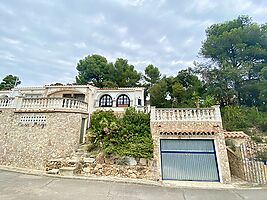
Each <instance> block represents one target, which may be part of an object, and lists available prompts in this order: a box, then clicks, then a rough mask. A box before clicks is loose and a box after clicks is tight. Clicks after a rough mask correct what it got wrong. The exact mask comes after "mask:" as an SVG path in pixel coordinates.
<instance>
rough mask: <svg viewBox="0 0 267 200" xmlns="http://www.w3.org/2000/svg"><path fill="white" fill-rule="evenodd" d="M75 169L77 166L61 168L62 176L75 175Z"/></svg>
mask: <svg viewBox="0 0 267 200" xmlns="http://www.w3.org/2000/svg"><path fill="white" fill-rule="evenodd" d="M74 170H75V167H61V168H60V169H59V174H60V175H62V176H73V175H74V173H73V171H74Z"/></svg>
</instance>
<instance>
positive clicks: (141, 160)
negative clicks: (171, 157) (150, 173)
mask: <svg viewBox="0 0 267 200" xmlns="http://www.w3.org/2000/svg"><path fill="white" fill-rule="evenodd" d="M139 164H140V165H142V166H146V165H147V160H146V159H145V158H140V160H139Z"/></svg>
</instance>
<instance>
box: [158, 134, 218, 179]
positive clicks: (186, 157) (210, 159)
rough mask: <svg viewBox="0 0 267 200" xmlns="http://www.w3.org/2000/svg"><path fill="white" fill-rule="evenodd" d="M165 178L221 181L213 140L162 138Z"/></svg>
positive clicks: (163, 176) (162, 162) (162, 164)
mask: <svg viewBox="0 0 267 200" xmlns="http://www.w3.org/2000/svg"><path fill="white" fill-rule="evenodd" d="M160 146H161V169H162V179H163V180H186V181H219V173H218V166H217V161H216V153H215V148H214V141H213V140H188V139H185V140H182V139H179V140H161V141H160Z"/></svg>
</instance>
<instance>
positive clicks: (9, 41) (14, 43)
mask: <svg viewBox="0 0 267 200" xmlns="http://www.w3.org/2000/svg"><path fill="white" fill-rule="evenodd" d="M1 40H2V41H3V42H6V43H8V44H11V45H17V44H20V43H21V42H20V41H19V40H15V39H12V38H6V37H3V38H1Z"/></svg>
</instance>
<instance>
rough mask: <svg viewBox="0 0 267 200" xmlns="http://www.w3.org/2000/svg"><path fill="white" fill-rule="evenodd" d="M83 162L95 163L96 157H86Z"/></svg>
mask: <svg viewBox="0 0 267 200" xmlns="http://www.w3.org/2000/svg"><path fill="white" fill-rule="evenodd" d="M83 162H85V163H94V162H95V159H94V158H84V159H83Z"/></svg>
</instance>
